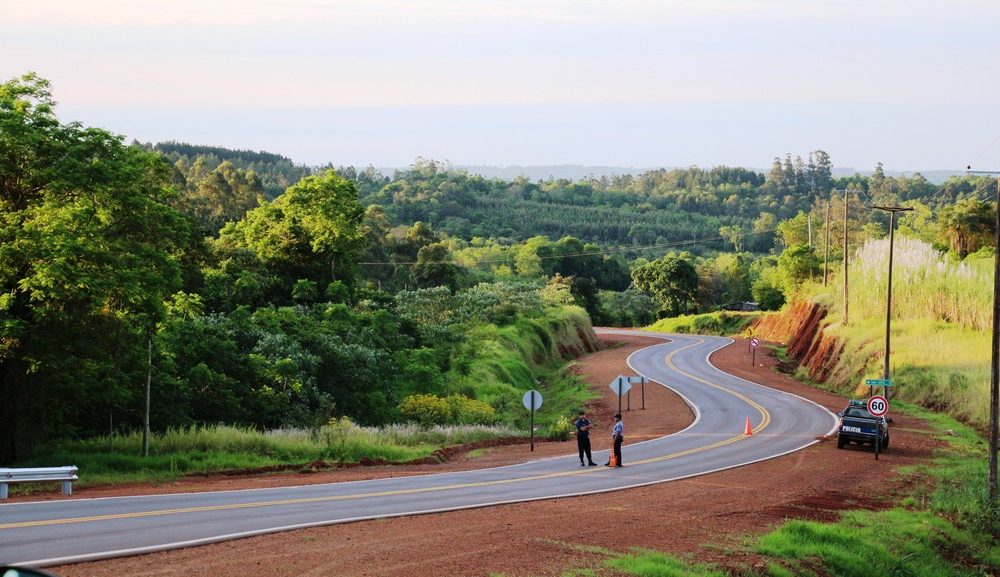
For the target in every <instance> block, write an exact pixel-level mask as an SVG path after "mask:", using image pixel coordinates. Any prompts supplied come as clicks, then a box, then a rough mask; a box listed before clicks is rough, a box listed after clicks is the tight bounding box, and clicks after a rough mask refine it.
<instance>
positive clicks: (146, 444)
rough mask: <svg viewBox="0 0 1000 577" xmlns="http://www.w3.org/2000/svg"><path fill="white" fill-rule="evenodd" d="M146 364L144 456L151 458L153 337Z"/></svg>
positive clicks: (143, 425) (143, 429)
mask: <svg viewBox="0 0 1000 577" xmlns="http://www.w3.org/2000/svg"><path fill="white" fill-rule="evenodd" d="M147 350H148V355H149V356H148V357H147V364H146V414H145V416H144V417H143V419H142V456H143V457H148V456H149V391H150V389H151V387H152V383H153V335H152V334H150V335H149V348H148V349H147Z"/></svg>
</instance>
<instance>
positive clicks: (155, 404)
mask: <svg viewBox="0 0 1000 577" xmlns="http://www.w3.org/2000/svg"><path fill="white" fill-rule="evenodd" d="M830 166H831V160H830V158H829V157H828V156H827V155H826V153H824V152H823V151H820V150H818V151H815V152H813V153H811V154H809V155H808V158H807V160H806V161H802V160H801V159H798V158H795V159H793V158H792V157H791V156H790V155H787V156H785V158H784V159H777V158H776V159H775V163H774V165H773V167H772V169H771V170H770V171H769V172H768V173H767V174H761V173H758V172H755V171H752V170H746V169H741V168H729V167H716V168H712V169H700V168H697V167H692V168H689V169H684V170H654V171H649V172H647V173H645V174H641V175H638V176H620V177H613V178H599V179H596V178H591V179H585V180H583V181H580V182H570V181H566V180H549V181H540V182H530V181H528V180H526V179H523V178H518V179H514V180H511V181H504V180H499V179H484V178H481V177H476V176H470V175H468V174H465V173H463V172H461V171H455V170H451V169H449V168H448V167H447V166H445V165H442V164H439V163H435V162H433V161H426V160H422V159H418V161H417V162H415V163H414V165H413V166H412V167H411V168H410V169H408V170H405V171H401V172H399V173H397V174H394V175H392V176H391V177H390V176H385V175H382V174H380V173H378V172H377V171H375V170H374V169H372V168H371V167H369V168H366V169H363V170H357V169H355V168H353V167H341V168H337V169H334V168H333V167H332V166H326V167H304V166H301V165H296V164H294V163H293V162H292V161H291V160H290V159H287V158H284V157H281V156H279V155H275V154H270V153H265V152H251V151H233V150H227V149H222V148H216V147H200V146H192V145H187V144H181V143H165V144H157V145H139V144H134V145H131V146H129V145H126V144H124V143H123V142H122V140H121V139H120V138H119V137H117V136H115V135H112V134H109V133H107V132H105V131H103V130H100V129H95V128H88V127H84V126H81V125H79V124H62V123H60V122H59V120H58V119H57V117H56V115H55V112H54V104H53V101H52V97H51V94H50V93H49V87H48V84H47V83H46V82H45V81H44V80H42V79H40V78H38V77H36V76H34V75H30V74H29V75H26V76H24V77H22V78H19V79H15V80H12V81H9V82H7V83H5V84H2V85H0V203H2V206H0V215H2V221H0V234H2V235H3V236H2V239H0V282H2V283H3V293H2V294H3V295H4V296H3V297H0V371H2V372H3V381H2V383H0V394H2V395H3V398H4V399H5V402H4V403H3V404H2V405H0V439H2V441H0V460H3V461H9V460H10V459H13V458H16V457H23V456H25V455H27V454H29V453H30V452H31V451H32V450H34V449H35V448H36V447H37V446H39V444H40V443H43V442H45V441H47V440H52V439H56V440H58V439H63V438H68V437H88V436H92V435H97V434H106V433H108V432H109V431H113V432H119V431H120V432H128V431H132V430H135V429H136V428H138V427H140V426H141V425H142V423H143V419H144V402H143V401H144V397H145V392H144V389H145V385H146V383H150V384H151V395H152V403H151V407H152V408H151V419H150V422H151V427H152V429H153V430H154V431H166V430H167V429H168V428H172V427H189V426H192V425H209V424H218V423H225V424H229V425H236V426H241V427H250V428H254V429H270V428H278V427H299V428H305V429H309V430H313V431H317V430H319V429H320V428H322V427H323V426H325V424H326V423H328V422H329V419H330V418H331V417H342V416H347V417H349V418H351V419H352V420H354V421H355V422H357V423H359V424H362V425H372V426H379V425H384V424H388V423H393V422H398V421H403V420H414V421H424V422H425V424H431V423H433V422H441V423H460V422H467V421H476V422H483V423H486V422H489V423H493V422H499V423H507V424H514V425H516V424H518V419H519V417H518V415H520V413H519V412H517V407H516V400H517V398H518V397H517V393H518V392H519V391H523V390H525V389H527V388H530V387H532V386H535V385H536V380H537V379H543V380H544V379H545V378H547V377H549V376H552V374H553V371H555V370H556V369H557V367H558V366H559V364H560V363H561V362H562V360H563V359H564V358H565V357H566V356H567V355H568V354H570V349H573V348H575V349H576V350H577V351H579V350H584V349H585V348H586V345H585V344H583V343H579V342H575V340H578V339H579V335H581V334H583V335H586V334H589V330H590V329H589V327H590V323H592V322H593V323H599V324H610V325H647V324H650V323H652V322H654V321H656V320H657V319H661V318H664V317H671V316H675V315H679V314H690V313H698V312H705V311H715V310H718V309H719V308H720V307H722V306H723V305H726V304H729V303H739V302H743V301H749V300H753V301H757V302H758V303H760V305H761V307H762V308H765V309H774V308H778V307H780V306H782V304H783V303H784V302H786V301H787V300H788V299H790V298H792V297H793V296H794V295H796V294H799V293H801V292H802V290H803V287H804V286H809V283H810V282H819V281H820V279H822V277H823V271H824V266H823V264H824V256H825V251H824V249H825V244H824V243H823V242H822V240H823V239H824V234H825V226H828V227H829V229H830V231H831V236H832V237H833V238H832V242H831V244H830V250H829V262H830V263H831V264H830V267H829V268H830V271H831V274H834V273H836V272H837V270H838V269H839V262H840V259H841V258H842V256H843V243H842V241H841V240H840V238H839V234H840V231H841V230H842V229H843V228H844V226H845V222H844V214H845V211H844V199H845V198H846V199H848V200H849V202H850V203H851V207H850V209H849V210H848V211H847V222H846V228H847V229H848V231H849V233H848V234H849V238H848V243H849V250H851V251H853V250H855V249H857V248H858V247H861V246H862V245H863V244H864V243H865V242H866V241H869V240H872V239H877V238H881V237H883V236H884V235H885V232H886V224H887V222H886V218H885V215H884V214H883V213H881V212H880V211H876V210H872V209H871V208H870V205H871V204H872V203H873V202H874V203H878V204H893V203H906V204H908V205H910V206H912V207H914V209H915V210H914V211H913V212H910V213H907V214H905V215H903V216H902V217H901V219H900V222H899V233H900V235H902V236H908V237H911V238H915V239H921V240H923V241H924V242H926V243H929V244H930V245H932V246H934V247H935V248H936V249H938V250H940V251H946V252H947V254H949V255H953V256H950V257H949V258H952V259H954V260H953V261H950V262H951V263H952V264H950V265H948V266H953V267H957V268H955V271H961V270H965V269H963V268H962V267H963V266H965V267H969V266H972V265H962V264H959V263H960V261H962V259H972V260H975V259H981V258H989V256H990V254H988V253H986V252H982V251H981V249H982V248H983V247H984V246H986V245H987V244H988V243H989V239H990V235H991V234H992V230H993V229H992V226H993V224H992V221H991V220H990V219H989V218H988V217H989V215H990V214H991V211H992V210H993V205H992V204H991V203H990V202H985V201H984V200H983V198H985V195H984V190H985V187H986V185H987V184H988V183H989V181H988V180H985V179H981V178H961V179H959V178H954V179H952V180H950V181H948V182H946V183H945V184H943V185H941V186H936V185H933V184H931V183H929V182H927V181H926V180H925V179H923V178H922V177H921V176H920V175H914V176H913V177H909V178H891V177H887V176H886V175H885V174H884V173H883V172H882V170H881V166H879V167H877V168H876V170H875V172H874V174H872V175H871V176H870V177H862V176H854V177H851V178H846V179H835V178H832V177H831V175H830ZM845 189H846V190H847V191H848V192H846V193H845V192H843V191H844V190H845ZM834 191H836V192H834ZM827 202H829V210H828V208H827ZM827 214H829V215H830V218H827ZM970 255H971V256H970ZM972 260H969V262H972ZM955 274H959V272H956V273H955ZM961 274H965V273H961ZM956 298H959V296H956ZM963 298H964V297H963ZM949 302H950V301H949ZM939 304H940V306H941V307H945V308H947V306H950V305H949V303H947V302H941V303H939ZM942 310H943V309H942ZM949 310H950V309H949ZM935 314H937V313H935ZM940 314H947V315H950V316H947V318H945V319H943V320H947V321H954V322H968V323H971V324H969V325H968V326H970V327H971V328H972V329H973V330H979V328H980V327H981V322H980V321H981V319H980V320H977V319H975V318H972V317H970V320H968V321H964V320H962V319H961V318H959V316H955V315H951V313H940ZM973 316H974V315H973ZM962 318H965V317H962ZM732 320H733V319H732V318H727V319H723V318H721V317H720V318H719V319H718V321H717V322H714V321H713V322H714V324H713V323H709V322H708V321H704V322H703V323H702V324H704V325H705V326H699V327H693V326H692V327H691V330H703V329H704V330H720V329H721V328H722V327H726V326H730V323H731V322H732ZM977 323H979V324H977ZM710 324H711V325H713V327H715V328H714V329H713V328H712V327H709V326H708V325H710ZM716 325H717V326H716ZM535 359H543V362H539V361H536V360H535ZM567 390H569V391H572V390H573V387H572V386H570V387H568V388H567ZM559 394H560V395H562V393H559ZM411 397H412V398H411ZM582 398H583V397H581V396H580V395H577V394H576V393H568V394H567V401H566V403H565V406H566V408H567V409H569V408H572V407H571V405H572V404H573V403H580V402H583V401H582ZM407 399H409V401H407ZM27 423H31V426H27Z"/></svg>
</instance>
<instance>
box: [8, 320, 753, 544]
mask: <svg viewBox="0 0 1000 577" xmlns="http://www.w3.org/2000/svg"><path fill="white" fill-rule="evenodd" d="M704 342H705V341H704V339H699V342H697V343H694V344H692V345H688V346H687V347H682V348H679V349H677V350H676V351H673V352H672V353H670V355H668V356H667V358H666V362H667V365H668V366H670V368H672V369H674V370H675V371H677V372H679V373H681V374H682V375H684V376H686V377H688V378H691V379H694V380H695V381H698V382H700V383H703V384H706V385H708V386H710V387H715V388H717V389H720V390H722V391H725V392H727V393H729V394H731V395H734V396H736V397H739V398H740V399H742V400H744V401H746V402H747V403H749V404H750V405H751V406H752V407H754V408H755V409H757V410H758V411H759V412H760V414H761V415H762V417H763V419H762V421H761V424H760V425H758V426H757V428H756V429H752V432H755V433H756V432H757V431H760V430H763V429H764V427H766V426H767V425H768V423H770V422H771V415H770V413H768V412H767V410H765V409H764V407H762V406H760V405H759V404H757V403H755V402H754V401H752V400H751V399H749V398H748V397H747V396H745V395H743V394H740V393H737V392H735V391H732V390H729V389H727V388H725V387H722V386H720V385H716V384H714V383H710V382H708V381H706V380H704V379H701V378H699V377H696V376H694V375H692V374H690V373H687V372H685V371H683V370H681V369H679V368H678V367H677V366H676V365H674V364H673V361H672V359H673V356H674V355H675V354H677V353H678V352H680V351H682V350H684V349H686V348H689V347H692V346H696V345H698V344H701V343H704ZM744 438H746V436H745V435H742V434H741V435H737V436H735V437H728V438H725V439H723V440H721V441H718V442H715V443H712V444H709V445H703V446H701V447H695V448H693V449H686V450H683V451H677V452H675V453H671V454H669V455H663V456H660V457H652V458H649V459H643V460H640V461H633V464H634V465H642V464H646V463H658V462H662V461H668V460H670V459H676V458H678V457H684V456H687V455H692V454H695V453H700V452H702V451H707V450H710V449H715V448H718V447H723V446H725V445H729V444H732V443H735V442H737V441H740V440H743V439H744ZM599 470H600V469H590V468H587V469H582V470H574V471H559V472H555V473H544V474H541V475H532V476H529V477H518V478H512V479H498V480H495V481H479V482H475V483H454V484H450V485H441V486H437V487H421V488H415V489H397V490H393V491H379V492H372V493H355V494H351V495H330V496H326V497H304V498H298V499H281V500H277V501H256V502H250V503H232V504H229V505H206V506H201V507H184V508H178V509H163V510H159V511H137V512H134V513H116V514H110V515H93V516H90V517H70V518H66V519H47V520H43V521H24V522H19V523H5V524H0V529H21V528H26V527H44V526H49V525H66V524H71V523H89V522H95V521H114V520H119V519H134V518H138V517H158V516H163V515H179V514H183V513H201V512H206V511H228V510H235V509H251V508H256V507H273V506H280V505H301V504H306V503H328V502H333V501H346V500H351V499H365V498H371V497H388V496H393V495H413V494H419V493H430V492H434V491H450V490H454V489H467V488H472V487H490V486H497V485H505V484H510V483H522V482H525V481H538V480H543V479H555V478H559V477H569V476H572V475H582V474H586V473H593V472H595V471H599Z"/></svg>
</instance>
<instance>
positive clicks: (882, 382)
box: [865, 379, 892, 398]
mask: <svg viewBox="0 0 1000 577" xmlns="http://www.w3.org/2000/svg"><path fill="white" fill-rule="evenodd" d="M865 384H866V385H868V396H869V397H870V396H872V394H873V393H874V391H873V390H872V388H873V387H882V389H883V393H884V394H885V396H886V398H888V397H889V387H891V386H892V379H865Z"/></svg>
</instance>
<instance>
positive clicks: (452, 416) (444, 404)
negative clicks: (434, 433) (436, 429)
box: [399, 394, 497, 427]
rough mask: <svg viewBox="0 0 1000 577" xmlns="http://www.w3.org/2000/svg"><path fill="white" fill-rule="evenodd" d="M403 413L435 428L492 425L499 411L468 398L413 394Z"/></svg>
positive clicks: (401, 408) (463, 396) (405, 401)
mask: <svg viewBox="0 0 1000 577" xmlns="http://www.w3.org/2000/svg"><path fill="white" fill-rule="evenodd" d="M399 412H400V413H401V414H402V415H403V416H404V417H406V418H407V419H409V420H411V421H416V422H417V423H419V424H420V425H421V426H423V427H430V426H433V425H449V424H451V425H492V424H494V423H496V422H497V414H496V410H495V409H494V408H493V407H491V406H490V405H489V404H488V403H484V402H483V401H477V400H475V399H470V398H469V397H466V396H465V395H459V394H455V395H449V396H447V397H444V398H441V397H438V396H437V395H410V396H408V397H406V398H404V399H403V402H402V403H400V404H399Z"/></svg>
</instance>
